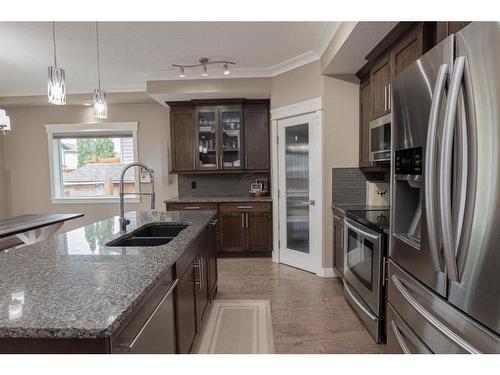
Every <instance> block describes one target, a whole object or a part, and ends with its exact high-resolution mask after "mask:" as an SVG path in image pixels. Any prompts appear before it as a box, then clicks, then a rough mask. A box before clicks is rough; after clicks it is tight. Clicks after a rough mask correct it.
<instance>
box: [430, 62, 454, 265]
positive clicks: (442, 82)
mask: <svg viewBox="0 0 500 375" xmlns="http://www.w3.org/2000/svg"><path fill="white" fill-rule="evenodd" d="M449 67H450V66H449V64H442V65H441V66H440V67H439V71H438V74H437V77H436V84H435V86H434V93H433V95H432V103H431V112H430V115H429V126H428V131H427V142H426V145H425V150H426V151H425V167H424V168H425V169H424V189H425V190H424V195H425V215H426V222H427V231H428V235H429V246H430V250H431V256H432V263H433V265H434V269H435V270H436V271H441V270H442V264H441V259H440V256H439V249H438V238H437V232H438V230H437V225H436V212H435V209H436V204H438V203H439V202H438V201H437V200H436V199H435V198H436V195H435V192H436V177H437V174H436V146H437V133H438V122H439V121H438V120H439V112H440V110H441V101H442V98H443V93H444V89H445V86H446V78H447V76H448V72H449Z"/></svg>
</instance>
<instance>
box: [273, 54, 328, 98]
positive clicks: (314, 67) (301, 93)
mask: <svg viewBox="0 0 500 375" xmlns="http://www.w3.org/2000/svg"><path fill="white" fill-rule="evenodd" d="M321 96H323V79H322V77H321V62H320V61H319V60H318V61H314V62H312V63H310V64H307V65H303V66H301V67H298V68H296V69H293V70H290V71H288V72H286V73H282V74H280V75H277V76H275V77H273V87H272V90H271V108H279V107H283V106H286V105H290V104H294V103H299V102H302V101H304V100H308V99H313V98H318V97H321Z"/></svg>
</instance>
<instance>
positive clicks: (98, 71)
mask: <svg viewBox="0 0 500 375" xmlns="http://www.w3.org/2000/svg"><path fill="white" fill-rule="evenodd" d="M95 37H96V46H97V84H98V86H99V90H100V89H101V66H100V65H101V64H100V61H99V24H98V22H96V23H95Z"/></svg>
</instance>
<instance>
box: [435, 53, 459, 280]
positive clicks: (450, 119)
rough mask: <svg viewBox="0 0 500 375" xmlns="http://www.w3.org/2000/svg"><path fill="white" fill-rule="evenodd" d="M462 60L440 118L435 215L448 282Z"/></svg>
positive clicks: (453, 269)
mask: <svg viewBox="0 0 500 375" xmlns="http://www.w3.org/2000/svg"><path fill="white" fill-rule="evenodd" d="M464 65H465V57H463V56H461V57H458V58H457V59H455V62H454V64H453V73H452V75H451V81H450V89H449V91H448V102H447V103H446V111H445V116H444V129H443V137H442V141H441V155H440V157H439V169H440V170H439V200H440V202H441V204H440V206H439V213H440V218H441V234H442V236H443V254H444V259H445V264H446V272H447V274H448V278H449V279H450V280H451V281H458V266H457V262H456V258H455V246H454V239H453V224H452V219H451V218H452V212H451V194H452V192H451V177H452V173H451V172H452V166H453V158H452V156H453V133H454V129H455V124H456V116H457V108H458V100H459V94H460V88H461V85H462V78H463V73H464Z"/></svg>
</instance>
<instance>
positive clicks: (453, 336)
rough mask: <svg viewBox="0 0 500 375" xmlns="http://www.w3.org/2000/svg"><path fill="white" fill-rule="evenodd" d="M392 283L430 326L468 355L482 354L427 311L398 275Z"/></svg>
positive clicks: (394, 276) (393, 277) (393, 276)
mask: <svg viewBox="0 0 500 375" xmlns="http://www.w3.org/2000/svg"><path fill="white" fill-rule="evenodd" d="M391 280H392V283H393V284H394V286H395V287H396V289H397V290H398V291H399V293H401V295H402V296H403V297H404V298H405V299H406V301H408V303H409V304H410V305H411V306H412V307H413V308H414V309H415V310H416V311H417V312H418V313H419V314H420V315H421V316H422V318H424V319H425V320H426V321H427V322H428V323H429V324H431V325H432V326H433V327H434V328H436V329H437V330H438V331H440V332H441V333H442V334H443V335H444V336H446V337H448V338H449V339H450V340H451V341H453V342H454V343H455V344H457V345H458V346H460V347H461V348H463V349H464V350H465V351H466V352H468V353H473V354H480V353H481V352H480V351H479V350H477V349H476V348H475V347H474V346H472V345H471V344H469V343H468V342H467V341H465V340H464V339H462V338H461V337H460V336H458V335H457V334H456V333H455V332H453V331H452V330H450V329H449V328H448V327H447V326H446V325H444V324H443V323H441V321H439V319H437V318H435V317H434V316H433V315H432V314H431V313H430V312H429V311H427V310H426V309H425V308H424V307H423V306H422V305H421V304H420V303H419V302H418V301H417V300H416V299H415V298H414V297H413V296H412V295H411V293H410V292H409V291H408V289H407V288H406V287H405V285H404V284H403V283H402V282H401V280H400V279H399V277H397V275H395V274H393V275H392V277H391Z"/></svg>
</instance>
